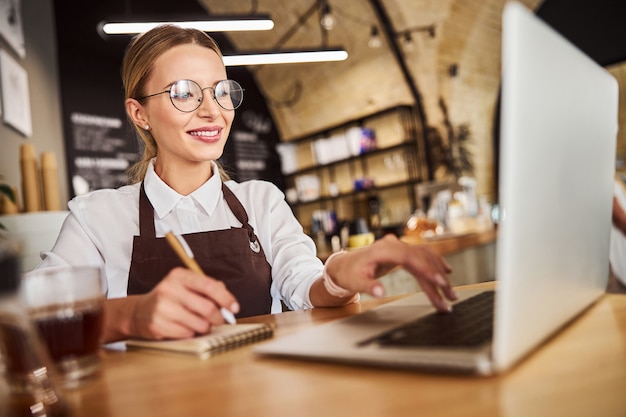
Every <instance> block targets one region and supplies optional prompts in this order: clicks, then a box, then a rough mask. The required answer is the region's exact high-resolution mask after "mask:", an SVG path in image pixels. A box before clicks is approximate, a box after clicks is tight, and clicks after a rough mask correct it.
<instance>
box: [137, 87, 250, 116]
mask: <svg viewBox="0 0 626 417" xmlns="http://www.w3.org/2000/svg"><path fill="white" fill-rule="evenodd" d="M181 81H188V82H192V83H194V84H195V85H197V86H198V87H200V91H201V92H202V95H201V96H200V101H198V106H197V107H196V108H195V109H193V110H181V109H179V108H178V107H177V106H176V104H174V99H173V98H172V87H173V86H174V84H176V83H179V82H181ZM224 81H230V82H234V83H237V85H238V86H239V87H240V88H241V92H242V93H243V92H244V91H245V90H244V88H243V87H242V86H241V84H239V83H238V82H237V81H235V80H230V79H225V80H219V81H218V82H217V83H216V84H215V87H210V86H209V87H204V88H202V87H201V86H200V84H198V83H197V82H195V81H194V80H188V79H183V80H176V81H174V82H173V83H172V84H171V85H170V88H169V90H165V91H161V92H160V93H154V94H148V95H147V96H143V97H139V98H138V99H137V100H138V101H142V100H145V99H147V98H150V97H156V96H159V95H161V94H165V93H168V94H169V95H170V102H171V103H172V106H174V108H175V109H176V110H178V111H179V112H182V113H192V112H194V111H196V110H198V108H200V106H201V105H202V102H203V101H204V90H208V89H211V98H213V100H215V102H216V103H217V105H218V106H220V107H221V108H222V109H224V110H226V111H234V110H236V109H238V108H239V106H241V103H243V98H242V99H241V102H240V103H239V104H238V105H237V107H235V108H234V109H227V108H226V107H224V106H222V105H221V104H220V102H219V101H218V100H217V97H215V88H216V87H217V85H218V84H219V83H221V82H224Z"/></svg>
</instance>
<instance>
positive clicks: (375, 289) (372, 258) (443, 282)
mask: <svg viewBox="0 0 626 417" xmlns="http://www.w3.org/2000/svg"><path fill="white" fill-rule="evenodd" d="M396 267H403V268H404V269H406V270H407V271H408V272H409V273H411V274H412V275H413V276H414V277H415V279H416V280H417V282H418V284H419V285H420V287H421V288H422V290H423V291H424V293H426V295H427V296H428V298H429V299H430V301H431V303H432V304H433V306H435V308H436V309H437V310H439V311H446V312H447V311H450V307H449V305H448V303H447V302H446V301H445V300H444V297H445V298H446V299H448V300H450V301H454V300H456V298H457V297H456V294H455V293H454V290H453V289H452V286H451V285H450V282H449V280H448V279H447V274H449V273H450V272H452V268H451V267H450V265H448V263H447V262H446V261H445V259H444V258H442V257H441V256H439V255H437V254H436V253H435V252H434V251H433V250H432V249H431V248H430V247H428V246H426V245H409V244H406V243H404V242H402V241H400V240H399V239H398V238H397V237H395V236H394V235H387V236H385V237H383V238H381V239H379V240H377V241H376V242H374V243H373V244H372V245H370V246H367V247H364V248H360V249H356V250H350V251H346V252H345V253H342V254H340V255H338V256H335V257H334V258H333V259H332V260H331V262H329V263H328V264H327V265H326V272H327V273H328V275H329V276H330V277H331V278H332V280H333V281H334V283H335V284H337V285H338V286H340V287H342V288H345V289H347V290H351V291H356V292H364V293H368V294H371V295H373V296H375V297H381V296H383V295H384V288H383V286H382V284H381V283H380V282H379V281H378V280H377V278H379V277H381V276H383V275H385V274H386V273H388V272H389V271H391V270H392V269H394V268H396Z"/></svg>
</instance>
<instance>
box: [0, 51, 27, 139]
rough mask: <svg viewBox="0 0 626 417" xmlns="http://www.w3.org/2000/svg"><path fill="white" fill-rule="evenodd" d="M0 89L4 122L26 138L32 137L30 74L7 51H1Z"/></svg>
mask: <svg viewBox="0 0 626 417" xmlns="http://www.w3.org/2000/svg"><path fill="white" fill-rule="evenodd" d="M0 88H1V91H2V110H3V112H2V121H3V122H4V123H6V124H8V125H10V126H12V127H14V128H15V129H17V130H18V131H19V132H20V133H22V134H23V135H25V136H31V135H32V133H33V127H32V122H31V116H30V98H29V92H28V74H27V73H26V70H25V69H24V68H23V67H22V66H21V65H20V64H19V63H18V62H17V61H16V60H15V59H14V58H13V57H12V56H11V55H10V54H9V53H8V52H7V51H5V50H0Z"/></svg>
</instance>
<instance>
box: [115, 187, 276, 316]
mask: <svg viewBox="0 0 626 417" xmlns="http://www.w3.org/2000/svg"><path fill="white" fill-rule="evenodd" d="M222 193H223V194H224V198H225V199H226V202H227V203H228V206H229V207H230V209H231V210H232V212H233V213H234V214H235V217H236V218H237V220H239V221H240V222H241V224H242V225H243V226H242V227H231V228H230V229H225V230H214V231H209V232H198V233H190V234H186V235H184V237H185V240H186V241H187V243H188V244H189V247H190V248H191V251H192V252H193V253H194V256H195V258H196V261H197V262H198V264H199V265H200V267H201V268H202V270H203V271H204V272H205V274H206V275H208V276H210V277H212V278H215V279H219V280H221V281H223V282H224V284H226V287H227V288H228V290H229V291H230V292H231V293H232V294H233V295H234V296H235V297H236V298H237V301H238V302H239V305H240V307H241V311H240V312H239V314H237V317H248V316H255V315H259V314H269V313H270V310H271V305H272V297H271V295H270V285H271V282H272V268H271V266H270V265H269V264H268V262H267V260H266V259H265V253H264V252H263V248H262V247H261V244H260V242H259V240H258V238H257V236H256V235H255V233H254V229H253V228H252V226H250V224H249V223H248V214H247V213H246V210H245V209H244V207H243V205H242V204H241V202H240V201H239V200H238V199H237V197H235V194H233V192H232V191H231V190H230V188H228V187H227V186H226V185H224V183H222ZM176 266H183V263H182V262H181V261H180V260H179V258H178V257H177V256H176V254H175V252H174V251H173V250H172V248H171V247H170V246H169V244H168V243H167V241H166V240H165V238H157V237H156V233H155V228H154V208H153V207H152V204H151V203H150V200H148V197H147V196H146V192H145V190H144V187H143V183H142V184H141V189H140V192H139V236H134V237H133V253H132V258H131V263H130V271H129V273H128V289H127V291H128V295H133V294H144V293H147V292H149V291H150V290H152V288H154V287H155V286H156V285H157V284H158V283H159V282H160V281H161V280H162V279H163V278H164V277H165V276H166V275H167V273H168V272H169V271H170V270H171V269H172V268H174V267H176Z"/></svg>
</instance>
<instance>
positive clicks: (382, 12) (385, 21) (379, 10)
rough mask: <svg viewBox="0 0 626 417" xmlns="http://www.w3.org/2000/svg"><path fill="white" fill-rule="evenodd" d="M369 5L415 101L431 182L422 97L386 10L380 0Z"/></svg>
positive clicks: (432, 177)
mask: <svg viewBox="0 0 626 417" xmlns="http://www.w3.org/2000/svg"><path fill="white" fill-rule="evenodd" d="M370 4H371V5H372V7H373V8H374V11H375V12H376V14H377V15H378V18H379V20H380V25H381V27H382V32H383V33H384V34H385V37H386V38H387V43H388V44H389V47H390V48H391V52H392V54H393V56H394V57H395V58H396V61H397V62H398V65H399V66H400V69H401V70H402V75H404V80H405V81H406V83H407V85H408V86H409V90H411V95H412V96H413V100H414V101H415V107H416V109H417V113H418V117H419V120H420V124H421V126H422V138H423V140H424V149H425V150H426V155H425V156H426V168H427V171H428V180H429V181H432V180H433V179H434V177H435V175H434V169H433V163H432V159H431V151H430V144H429V143H428V138H427V136H426V133H427V130H426V129H427V126H426V114H425V113H424V105H423V103H422V96H421V95H420V92H419V90H418V88H417V85H416V83H415V80H414V79H413V77H412V76H411V73H410V71H409V68H408V67H407V65H406V62H405V60H404V57H403V56H402V51H401V49H400V45H399V44H398V40H397V36H396V32H395V31H394V30H393V25H392V23H391V19H390V18H389V15H388V14H387V10H386V9H385V7H384V6H383V5H382V3H381V2H380V0H370Z"/></svg>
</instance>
